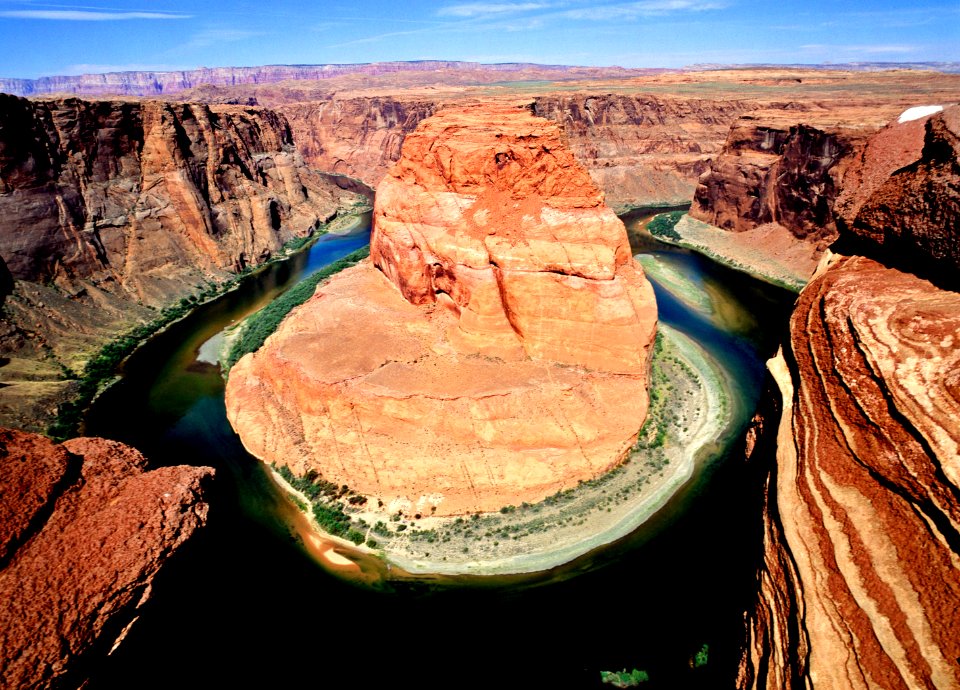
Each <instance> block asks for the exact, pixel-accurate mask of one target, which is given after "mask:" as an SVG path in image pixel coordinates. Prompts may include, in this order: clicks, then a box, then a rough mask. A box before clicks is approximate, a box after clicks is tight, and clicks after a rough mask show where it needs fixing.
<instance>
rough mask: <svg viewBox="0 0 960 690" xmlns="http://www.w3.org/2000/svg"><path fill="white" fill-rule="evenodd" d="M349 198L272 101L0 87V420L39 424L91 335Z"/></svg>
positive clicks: (202, 280) (272, 249) (269, 247)
mask: <svg viewBox="0 0 960 690" xmlns="http://www.w3.org/2000/svg"><path fill="white" fill-rule="evenodd" d="M358 199H359V197H357V196H356V195H354V194H352V193H350V192H347V191H344V190H342V189H340V187H339V186H337V184H336V183H335V182H332V181H330V180H328V179H326V178H324V177H322V176H319V175H317V174H316V173H314V172H312V171H310V170H309V169H308V168H307V167H306V166H305V164H304V162H303V160H302V158H301V156H300V154H299V153H298V152H297V151H296V150H295V149H294V148H293V145H292V142H291V135H290V129H289V125H288V124H287V122H286V121H285V120H284V118H283V117H282V116H279V115H277V114H276V113H273V112H272V111H268V110H262V109H258V108H248V107H239V106H205V105H198V104H171V103H163V102H159V101H143V102H139V101H85V100H80V99H76V98H69V99H61V100H51V101H28V100H25V99H20V98H14V97H11V96H3V95H0V219H2V220H0V256H2V257H3V261H4V264H5V267H6V269H7V270H6V272H7V275H8V276H9V278H10V279H11V281H12V282H13V285H12V288H11V290H10V292H11V294H9V295H8V296H7V297H6V300H5V305H4V314H3V316H2V318H0V354H2V355H3V356H4V361H3V366H0V381H2V382H3V383H4V387H3V388H0V419H3V420H6V423H8V424H14V425H17V426H26V427H31V426H32V427H36V424H37V420H41V428H42V420H45V419H47V420H48V419H49V418H50V416H51V415H52V414H53V412H54V410H55V406H56V402H57V401H58V400H60V399H62V398H63V397H66V396H67V395H68V392H67V388H68V387H69V384H68V383H67V382H66V381H65V379H67V378H69V377H70V372H80V371H82V369H83V366H84V364H85V362H86V361H87V360H88V359H89V357H90V356H91V355H92V354H93V353H94V352H96V351H97V350H98V349H99V348H100V347H101V346H102V345H103V344H104V343H105V342H106V341H108V340H110V339H111V338H113V337H115V336H116V335H118V334H120V333H123V332H125V331H126V330H128V329H130V328H131V327H133V326H135V325H137V324H140V323H143V322H145V321H149V320H151V319H152V318H154V317H155V312H154V311H153V309H155V308H159V307H164V306H167V305H169V304H171V303H174V302H176V301H178V300H179V299H181V298H184V297H188V296H189V295H191V294H195V293H198V292H200V291H202V290H205V289H207V287H208V284H209V283H211V282H212V283H216V282H219V281H222V280H224V279H226V278H228V277H229V276H230V275H231V274H232V273H233V272H235V271H238V270H241V269H243V268H246V267H248V266H252V265H255V264H257V263H259V262H262V261H264V260H265V259H267V258H269V257H270V256H271V255H273V254H274V253H276V252H277V250H279V249H280V248H281V247H282V246H283V244H284V243H285V242H287V241H289V240H291V239H293V238H295V237H303V236H305V235H307V234H309V233H311V232H313V231H314V229H315V228H316V227H317V226H318V225H319V224H320V223H322V222H324V221H326V220H329V219H330V218H332V217H333V216H334V215H335V214H336V213H337V212H338V209H340V208H343V207H346V206H350V205H352V204H353V203H355V202H356V201H357V200H358Z"/></svg>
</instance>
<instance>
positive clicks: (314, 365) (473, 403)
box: [226, 105, 657, 515]
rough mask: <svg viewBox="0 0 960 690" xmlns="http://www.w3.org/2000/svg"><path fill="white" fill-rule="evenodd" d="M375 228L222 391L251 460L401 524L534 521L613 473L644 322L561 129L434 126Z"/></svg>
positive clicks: (648, 317) (635, 384) (413, 148)
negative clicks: (567, 494) (357, 258)
mask: <svg viewBox="0 0 960 690" xmlns="http://www.w3.org/2000/svg"><path fill="white" fill-rule="evenodd" d="M374 216H375V218H374V230H373V237H372V241H371V261H369V262H365V263H363V264H361V265H359V266H357V267H355V268H352V269H348V270H346V271H344V272H343V273H341V274H339V275H338V276H337V277H335V278H334V279H332V280H331V281H330V282H329V283H327V284H326V285H322V286H321V287H320V288H319V289H318V290H317V292H316V294H315V295H314V297H313V298H312V299H311V300H310V301H308V302H307V303H306V304H304V305H303V306H302V307H300V308H299V309H298V310H297V311H295V312H294V313H293V314H292V315H291V316H290V317H288V318H287V320H286V321H285V322H284V323H283V324H282V325H281V327H280V328H279V330H278V331H277V333H276V334H274V335H273V336H272V337H271V338H270V339H269V340H268V341H267V343H266V345H265V346H264V347H263V348H262V349H261V350H260V351H258V352H256V353H254V354H252V355H248V356H246V357H245V358H243V359H242V360H240V362H239V363H238V364H237V365H236V366H235V367H234V368H233V370H232V371H231V374H230V380H229V383H228V385H227V393H226V396H227V411H228V416H229V418H230V421H231V423H232V424H233V426H234V428H235V429H237V431H238V432H239V434H240V436H241V438H242V440H243V443H244V445H245V446H246V447H247V449H248V450H249V451H250V452H252V453H253V454H254V455H256V456H257V457H259V458H260V459H262V460H264V461H266V462H275V463H277V464H283V465H287V466H288V467H290V469H291V470H292V471H293V472H295V473H297V474H303V473H306V472H307V471H309V470H314V471H317V472H319V473H320V474H321V475H323V477H324V478H326V479H327V480H329V481H332V482H335V483H337V484H347V485H348V486H349V487H350V488H351V489H352V490H354V491H356V492H358V493H361V494H364V495H367V496H370V497H372V498H374V499H375V500H379V501H380V502H382V504H383V507H384V508H385V509H386V510H390V511H397V510H403V511H404V512H407V513H408V514H409V513H411V512H422V513H425V514H436V515H450V514H462V513H466V512H473V511H491V510H496V509H497V508H499V507H502V506H505V505H509V504H519V503H521V502H523V501H528V502H533V501H537V500H540V499H542V498H544V497H546V496H548V495H550V494H552V493H555V492H556V491H558V490H560V489H564V488H568V487H571V486H575V485H576V484H577V483H578V482H580V481H581V480H587V479H590V478H593V477H596V476H597V475H599V474H602V473H603V472H606V471H608V470H609V469H611V468H613V467H614V466H616V465H617V464H618V463H619V462H620V461H621V459H622V458H623V457H624V455H625V454H626V453H627V451H628V450H629V449H630V447H631V446H632V445H633V444H634V442H635V440H636V435H637V432H638V430H639V429H640V427H641V425H642V424H643V421H644V417H645V416H646V410H647V403H648V398H647V384H648V365H649V358H650V352H651V347H652V344H653V340H654V335H655V331H656V322H657V310H656V303H655V301H654V296H653V291H652V288H651V286H650V284H649V282H647V280H646V278H645V277H644V275H643V271H642V269H641V268H640V266H639V264H637V263H636V262H635V261H634V260H633V259H632V257H631V254H630V248H629V244H628V241H627V236H626V232H625V229H624V226H623V224H622V223H621V222H620V220H619V219H618V218H617V217H616V215H615V214H614V213H613V211H612V210H610V209H609V208H608V207H606V206H605V205H604V203H603V194H602V193H601V192H600V191H599V190H598V189H597V187H596V185H595V184H594V183H593V181H592V180H591V179H590V176H589V175H588V174H587V173H586V171H585V170H584V169H583V168H582V167H581V166H580V165H579V164H578V163H577V162H576V161H575V160H574V157H573V155H572V154H571V153H570V152H569V151H568V149H567V148H566V145H565V143H564V141H563V139H562V138H561V135H560V130H559V128H558V127H557V125H556V124H554V123H552V122H549V121H547V120H544V119H541V118H537V117H534V116H532V115H531V114H530V113H529V112H528V111H526V110H523V109H519V108H516V107H512V106H508V105H482V106H471V107H457V108H449V109H444V110H441V111H440V112H438V113H437V114H436V115H434V116H433V117H431V118H428V119H426V120H424V121H423V122H421V123H420V125H419V127H418V128H417V129H416V131H415V132H413V133H412V134H411V135H409V136H408V137H407V138H406V141H405V142H404V145H403V152H402V155H401V158H400V160H399V161H398V163H397V164H396V165H395V166H394V167H393V168H392V169H391V171H390V173H389V174H388V175H387V176H386V177H385V178H384V180H383V181H382V182H381V183H380V186H379V187H378V189H377V198H376V208H375V211H374Z"/></svg>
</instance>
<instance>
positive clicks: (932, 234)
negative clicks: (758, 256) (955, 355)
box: [836, 106, 960, 289]
mask: <svg viewBox="0 0 960 690" xmlns="http://www.w3.org/2000/svg"><path fill="white" fill-rule="evenodd" d="M852 168H853V170H852V171H851V175H850V177H851V180H850V182H849V184H847V185H845V188H844V192H843V194H842V195H841V197H840V198H839V199H838V200H837V204H836V207H837V208H836V215H837V216H838V223H839V225H840V227H841V228H842V229H843V231H844V238H843V239H844V240H845V242H844V243H842V245H841V246H842V248H843V250H844V251H854V250H858V251H860V252H863V253H869V254H870V255H871V256H875V257H877V258H878V259H879V260H880V261H882V262H884V263H886V264H888V265H892V266H900V267H905V268H907V269H909V270H911V271H913V272H915V273H916V272H920V273H922V274H923V275H924V276H925V277H928V278H930V279H931V280H933V281H934V282H937V283H938V284H941V285H947V286H949V287H952V288H954V289H956V288H957V287H960V222H958V221H957V219H958V218H960V193H958V189H960V107H958V106H954V107H952V108H947V109H946V110H945V111H943V112H942V113H940V114H936V115H933V116H932V117H927V118H921V119H918V120H913V121H908V122H904V123H892V124H890V125H889V126H888V127H887V128H885V129H884V130H883V131H882V132H880V133H879V134H878V135H877V136H875V137H873V138H871V139H870V141H869V143H868V145H867V146H866V149H865V150H864V151H863V152H862V154H861V156H860V157H859V159H858V160H856V161H855V162H854V163H853V165H852Z"/></svg>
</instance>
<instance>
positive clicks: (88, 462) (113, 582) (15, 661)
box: [0, 430, 213, 688]
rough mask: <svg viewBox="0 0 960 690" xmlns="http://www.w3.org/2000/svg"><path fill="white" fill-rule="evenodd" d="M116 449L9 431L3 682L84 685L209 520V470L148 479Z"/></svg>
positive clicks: (0, 480)
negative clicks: (94, 662)
mask: <svg viewBox="0 0 960 690" xmlns="http://www.w3.org/2000/svg"><path fill="white" fill-rule="evenodd" d="M145 464H146V463H145V460H144V458H143V456H142V455H140V453H138V452H137V451H135V450H133V449H132V448H129V447H127V446H124V445H123V444H120V443H116V442H114V441H107V440H104V439H98V438H76V439H73V440H71V441H68V442H67V443H65V444H63V445H55V444H53V443H52V442H50V441H49V440H47V439H45V438H43V437H41V436H36V435H33V434H28V433H23V432H18V431H8V430H0V499H2V500H0V621H2V622H3V624H2V625H0V658H2V659H3V664H2V666H0V684H2V685H3V687H10V688H14V687H16V688H44V687H65V686H67V685H72V686H77V685H79V684H82V682H83V680H84V675H83V668H84V667H85V666H86V665H87V664H88V663H89V662H90V660H91V659H92V658H93V657H97V656H102V655H105V654H106V653H107V652H109V651H110V650H111V648H112V647H114V646H115V645H116V644H118V643H119V642H120V641H121V640H122V639H123V637H124V636H125V635H126V633H127V631H128V630H129V628H130V626H131V625H132V624H133V622H134V621H135V620H136V619H137V617H138V615H139V614H138V612H137V609H138V608H139V607H140V606H141V605H142V604H143V603H144V602H145V601H146V600H147V599H148V597H149V596H150V590H151V584H152V581H153V579H154V576H155V575H156V574H157V572H158V570H159V569H160V567H161V566H162V565H163V564H164V563H165V562H166V561H167V560H168V559H169V558H170V556H171V555H172V554H173V553H175V552H176V551H177V550H178V549H180V547H181V546H182V545H183V544H184V543H185V542H186V541H187V539H188V538H189V537H190V536H191V535H192V534H193V533H194V532H195V531H196V530H197V529H198V528H199V527H201V526H202V525H203V524H204V523H205V522H206V518H207V504H206V503H205V502H204V500H203V492H204V487H205V486H206V484H207V482H208V481H209V480H210V478H211V477H212V475H213V470H212V469H211V468H208V467H185V466H181V467H163V468H159V469H155V470H151V471H147V470H146V467H145Z"/></svg>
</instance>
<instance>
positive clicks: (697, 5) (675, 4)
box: [562, 0, 729, 21]
mask: <svg viewBox="0 0 960 690" xmlns="http://www.w3.org/2000/svg"><path fill="white" fill-rule="evenodd" d="M728 6H729V5H728V3H726V2H718V1H716V0H641V2H627V3H621V4H619V5H607V6H600V7H589V8H584V9H579V10H567V11H565V12H563V13H562V14H563V16H565V17H568V18H570V19H595V20H600V21H605V20H611V19H620V20H629V19H638V18H640V17H655V16H661V15H665V14H671V13H674V12H704V11H707V10H722V9H724V8H725V7H728Z"/></svg>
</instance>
